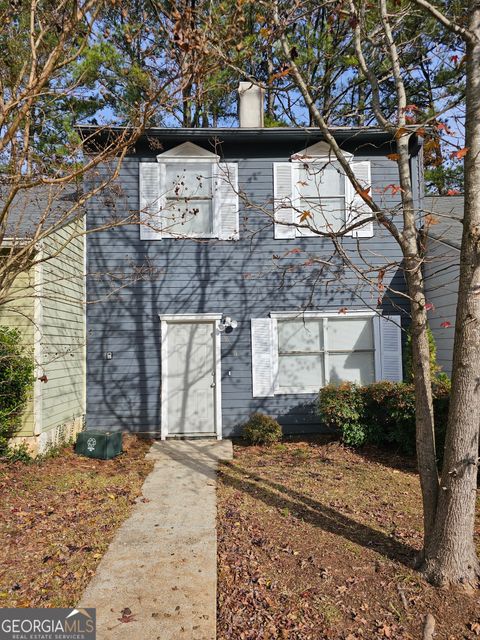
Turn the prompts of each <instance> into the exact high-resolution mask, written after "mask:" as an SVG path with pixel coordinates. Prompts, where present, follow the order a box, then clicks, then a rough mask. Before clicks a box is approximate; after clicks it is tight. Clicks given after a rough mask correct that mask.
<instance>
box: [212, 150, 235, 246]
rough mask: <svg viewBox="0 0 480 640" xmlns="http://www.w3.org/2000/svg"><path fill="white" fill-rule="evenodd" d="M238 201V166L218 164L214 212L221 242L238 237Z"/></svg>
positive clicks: (227, 163)
mask: <svg viewBox="0 0 480 640" xmlns="http://www.w3.org/2000/svg"><path fill="white" fill-rule="evenodd" d="M238 200H239V199H238V165H237V164H236V163H234V162H220V163H219V164H218V166H217V167H216V188H215V199H214V211H215V226H216V229H217V231H218V237H219V238H220V239H222V240H238V239H239V237H240V229H239V226H240V225H239V215H238V214H239V202H238Z"/></svg>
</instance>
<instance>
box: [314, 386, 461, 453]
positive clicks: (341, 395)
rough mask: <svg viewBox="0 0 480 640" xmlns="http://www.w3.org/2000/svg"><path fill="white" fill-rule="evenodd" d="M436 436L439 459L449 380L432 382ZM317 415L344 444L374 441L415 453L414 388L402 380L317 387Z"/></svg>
mask: <svg viewBox="0 0 480 640" xmlns="http://www.w3.org/2000/svg"><path fill="white" fill-rule="evenodd" d="M432 393H433V407H434V412H435V438H436V444H437V452H438V457H439V458H440V460H441V458H442V453H443V447H444V442H445V432H446V426H447V419H448V404H449V394H450V381H449V380H435V382H434V384H433V385H432ZM318 415H319V418H320V420H321V422H322V424H323V425H324V426H326V427H328V428H330V429H334V430H335V431H338V432H340V434H341V438H342V440H343V442H345V444H348V445H350V446H353V447H360V446H362V445H364V444H367V443H370V444H376V445H379V446H382V447H386V448H393V449H395V450H396V451H399V452H401V453H404V454H406V455H414V454H415V448H416V436H415V389H414V386H413V384H408V383H405V382H376V383H374V384H370V385H367V386H365V387H357V386H356V385H352V384H343V385H340V386H338V387H334V386H328V387H324V388H323V389H321V390H320V394H319V400H318Z"/></svg>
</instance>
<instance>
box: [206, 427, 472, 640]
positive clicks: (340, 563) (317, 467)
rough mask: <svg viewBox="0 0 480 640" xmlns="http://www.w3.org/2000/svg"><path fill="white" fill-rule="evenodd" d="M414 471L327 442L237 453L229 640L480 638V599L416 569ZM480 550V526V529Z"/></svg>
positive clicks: (222, 619) (231, 481)
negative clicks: (431, 627)
mask: <svg viewBox="0 0 480 640" xmlns="http://www.w3.org/2000/svg"><path fill="white" fill-rule="evenodd" d="M420 508H421V500H420V490H419V482H418V477H417V475H416V473H415V470H414V468H413V466H412V462H411V461H409V460H404V459H401V458H398V457H395V456H393V455H391V454H384V453H379V452H376V451H375V450H373V449H372V450H370V451H369V453H368V454H366V453H364V454H363V455H362V454H360V453H356V452H353V451H351V450H349V449H347V448H345V447H343V446H342V445H340V444H338V443H336V442H328V441H326V440H321V439H312V440H309V441H303V442H302V441H297V442H288V443H286V444H280V445H276V446H273V447H271V448H261V447H249V448H248V447H241V446H236V447H235V459H234V461H233V462H232V463H225V464H223V465H222V467H221V470H220V474H219V490H218V509H219V512H218V519H219V533H218V546H219V570H218V571H219V574H218V577H219V596H218V605H219V610H218V638H219V640H259V639H261V640H269V639H271V640H274V639H275V640H276V639H277V638H279V639H282V638H288V639H289V640H294V639H295V640H296V639H298V640H308V639H312V640H321V639H323V638H335V639H346V640H354V639H356V638H364V639H371V638H395V639H399V640H400V639H404V640H407V639H410V640H413V639H417V638H421V637H422V629H423V620H424V617H425V615H426V613H428V612H430V613H432V614H433V615H434V617H435V619H436V622H437V629H436V631H437V633H436V635H435V638H436V640H440V639H445V640H457V639H458V640H460V639H464V638H478V637H479V636H480V597H479V594H478V593H477V594H474V595H468V594H467V593H465V592H463V591H448V592H447V591H442V590H439V589H435V588H433V587H431V586H430V585H428V584H427V583H426V582H425V581H424V580H423V579H422V578H421V576H420V575H419V574H418V573H417V572H415V571H414V570H413V569H412V560H413V556H414V553H415V551H417V550H418V549H420V546H421V527H422V517H421V510H420ZM477 533H478V534H479V541H480V527H477Z"/></svg>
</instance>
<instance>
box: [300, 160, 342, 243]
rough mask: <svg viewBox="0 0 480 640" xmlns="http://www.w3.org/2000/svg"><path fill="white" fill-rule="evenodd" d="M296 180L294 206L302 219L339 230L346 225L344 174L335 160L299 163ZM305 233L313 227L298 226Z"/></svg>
mask: <svg viewBox="0 0 480 640" xmlns="http://www.w3.org/2000/svg"><path fill="white" fill-rule="evenodd" d="M296 174H297V175H296V178H298V179H297V180H295V181H294V206H295V209H297V210H298V212H299V213H300V216H299V220H301V221H303V222H304V223H305V224H306V226H308V227H310V228H311V229H313V230H322V231H334V232H335V231H340V229H342V227H344V226H345V223H346V218H345V212H346V206H345V175H344V173H343V172H342V170H341V168H340V167H339V165H338V164H337V163H335V162H329V161H327V160H325V161H319V162H311V163H300V164H299V166H297V167H296ZM298 231H299V233H300V234H302V235H311V233H312V232H311V230H310V229H308V228H307V229H304V228H301V227H300V228H299V230H298Z"/></svg>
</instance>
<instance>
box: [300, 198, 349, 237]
mask: <svg viewBox="0 0 480 640" xmlns="http://www.w3.org/2000/svg"><path fill="white" fill-rule="evenodd" d="M299 209H300V213H299V215H301V213H302V212H303V211H310V214H311V217H310V218H308V220H306V224H309V225H310V226H311V227H313V228H314V229H319V230H321V231H325V230H327V231H328V230H330V231H338V230H339V229H341V228H342V227H343V226H344V224H345V198H343V197H342V198H322V199H321V200H316V201H315V200H305V199H301V200H300V203H299ZM299 231H300V232H301V231H302V230H301V229H299Z"/></svg>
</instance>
